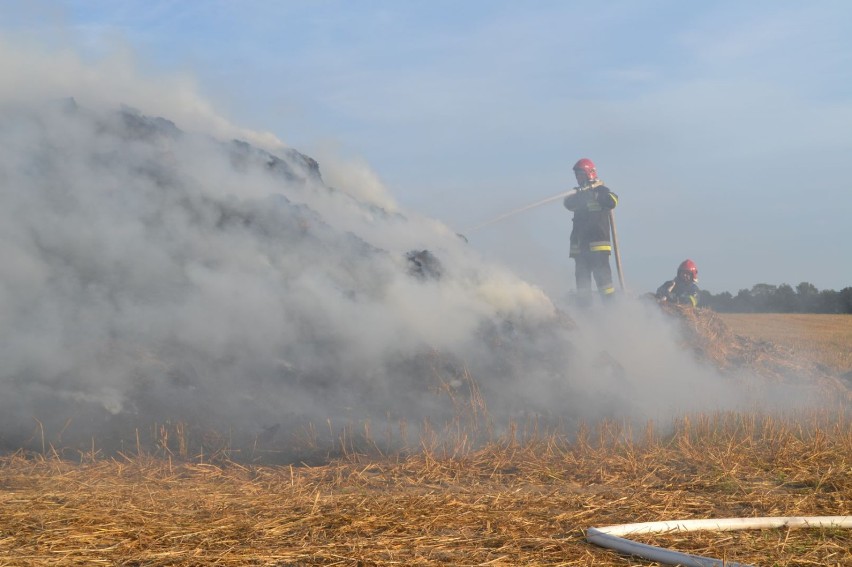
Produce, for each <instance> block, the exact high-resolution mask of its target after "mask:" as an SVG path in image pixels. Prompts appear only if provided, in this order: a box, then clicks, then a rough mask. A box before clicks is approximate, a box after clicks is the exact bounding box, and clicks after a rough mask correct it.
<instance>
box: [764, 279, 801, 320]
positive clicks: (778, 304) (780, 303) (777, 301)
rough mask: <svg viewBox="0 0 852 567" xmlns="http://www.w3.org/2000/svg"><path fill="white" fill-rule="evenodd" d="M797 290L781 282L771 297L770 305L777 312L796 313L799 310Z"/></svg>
mask: <svg viewBox="0 0 852 567" xmlns="http://www.w3.org/2000/svg"><path fill="white" fill-rule="evenodd" d="M797 299H798V298H797V296H796V292H794V291H793V288H792V287H790V286H789V285H788V284H781V285H779V286H778V287H777V288H776V289H775V293H773V294H772V296H771V297H770V299H769V302H768V306H769V307H770V308H771V309H772V311H775V312H777V313H794V312H796V311H799V302H798V300H797Z"/></svg>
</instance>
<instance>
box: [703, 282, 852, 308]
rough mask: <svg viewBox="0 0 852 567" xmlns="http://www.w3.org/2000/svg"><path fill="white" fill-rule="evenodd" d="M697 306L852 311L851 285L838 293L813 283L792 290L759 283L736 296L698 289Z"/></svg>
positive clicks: (788, 287) (725, 292)
mask: <svg viewBox="0 0 852 567" xmlns="http://www.w3.org/2000/svg"><path fill="white" fill-rule="evenodd" d="M698 301H699V305H700V306H702V307H707V308H709V309H713V310H714V311H718V312H720V313H852V287H846V288H843V289H842V290H840V291H839V292H837V291H834V290H830V289H825V290H822V291H819V290H818V289H817V288H816V287H815V286H814V285H813V284H810V283H808V282H802V283H800V284H799V285H797V286H796V288H795V291H793V288H792V287H791V286H790V285H789V284H786V283H783V284H781V285H777V286H776V285H770V284H765V283H759V284H755V285H754V286H752V288H751V289H741V290H740V291H739V292H738V293H737V295H736V296H732V295H731V294H730V293H729V292H727V291H723V292H722V293H720V294H718V295H713V294H712V293H710V292H709V291H707V290H701V291H700V292H699V295H698Z"/></svg>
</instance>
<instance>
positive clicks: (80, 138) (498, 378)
mask: <svg viewBox="0 0 852 567" xmlns="http://www.w3.org/2000/svg"><path fill="white" fill-rule="evenodd" d="M9 65H10V60H5V61H3V62H2V67H3V68H8V66H9ZM57 65H59V66H58V67H53V66H52V65H48V71H50V70H51V69H53V70H56V71H57V72H58V70H59V68H60V67H61V68H62V72H63V73H70V72H71V71H73V70H75V69H76V70H77V71H81V72H83V75H84V77H86V80H84V81H83V82H82V83H81V84H79V83H73V84H72V83H67V82H64V81H59V80H57V81H56V82H55V84H52V85H51V88H48V89H42V90H40V89H37V88H35V85H36V83H35V82H31V83H26V84H25V83H19V84H20V85H22V89H23V94H25V95H27V97H30V95H34V94H36V93H42V94H43V93H47V92H54V90H55V89H56V88H59V89H60V90H62V89H64V88H65V87H68V93H67V94H69V95H73V96H74V97H75V98H74V99H71V98H66V99H61V100H60V99H57V98H55V97H54V99H53V102H49V103H45V102H21V100H22V99H21V97H15V96H12V95H15V94H16V93H15V92H14V89H12V88H11V87H8V83H7V88H6V90H5V92H4V93H3V94H4V96H3V104H2V108H0V199H2V207H0V261H2V265H3V271H2V275H0V319H2V321H3V326H2V328H0V333H2V338H1V340H0V358H2V360H3V362H4V364H3V366H2V368H0V388H2V391H3V395H2V397H0V427H1V428H2V430H0V431H2V432H0V446H4V447H6V448H13V447H19V446H22V445H27V444H30V445H32V444H33V443H34V441H33V439H34V431H38V432H39V434H40V435H44V436H45V437H46V438H47V440H48V441H50V442H51V443H55V444H56V445H63V444H64V445H73V444H81V443H84V442H85V443H88V442H89V441H90V440H91V439H92V438H95V439H97V440H98V442H99V443H101V444H103V445H107V446H110V447H112V448H117V447H121V446H124V445H125V444H127V443H132V439H133V437H134V435H135V434H136V433H138V431H139V430H140V429H141V430H146V428H147V429H148V430H149V429H150V428H151V427H152V424H157V423H160V424H162V423H177V422H182V423H187V424H190V425H191V426H192V427H196V428H197V429H198V430H199V431H206V430H216V431H219V432H228V435H229V436H230V437H231V439H232V440H233V442H234V443H235V444H239V443H248V442H250V441H251V440H254V441H255V443H256V442H257V440H258V439H262V440H263V441H264V442H265V443H269V444H270V445H274V444H275V443H279V444H282V443H285V444H286V443H287V442H288V439H290V437H288V434H289V433H292V431H294V430H295V429H297V428H299V427H302V426H304V425H305V424H312V425H316V424H323V423H330V424H332V426H334V425H339V424H346V423H365V422H372V423H381V424H386V425H393V424H396V423H400V422H410V423H413V424H417V423H423V422H424V421H427V420H428V421H431V422H434V423H440V422H442V421H443V420H449V419H453V418H454V417H457V416H458V414H459V410H460V407H461V408H462V410H464V409H465V408H466V410H467V411H469V410H470V408H472V407H474V406H475V405H476V404H477V403H479V402H478V400H480V396H481V400H482V403H484V404H487V408H488V412H489V419H491V420H493V423H494V424H495V425H497V426H498V427H501V426H505V425H506V424H507V423H508V422H509V421H510V420H514V419H522V418H524V417H528V416H544V417H546V418H547V419H555V420H564V421H567V422H569V423H577V422H578V421H579V420H592V419H597V418H599V417H602V416H609V417H616V418H620V417H625V418H629V419H647V418H652V419H667V418H669V417H671V416H672V415H676V414H678V413H682V412H684V411H690V410H696V409H701V410H704V411H707V410H713V409H719V408H733V407H738V406H739V405H740V404H741V403H743V401H745V402H748V400H749V399H748V396H745V397H744V393H743V391H742V389H741V387H740V386H739V385H738V384H736V383H734V382H732V381H726V380H725V379H723V378H722V377H720V376H719V375H718V374H717V373H716V372H714V371H712V370H711V369H709V368H705V367H702V366H700V365H698V364H696V362H695V361H694V359H693V358H692V357H690V355H689V353H688V352H685V351H684V349H683V347H682V345H679V344H678V341H677V337H676V330H675V329H674V327H673V326H672V325H671V324H670V323H669V322H666V321H664V319H663V318H662V316H661V315H659V313H658V312H657V311H655V310H654V309H652V308H650V307H649V306H646V305H644V304H643V303H641V302H638V301H633V300H629V299H624V300H623V301H621V302H619V303H617V304H615V305H612V306H609V307H610V309H606V310H602V311H600V312H598V311H595V312H594V314H593V315H588V314H584V313H582V312H581V313H577V314H574V313H572V314H571V315H572V316H573V317H574V320H573V321H572V319H571V317H568V316H567V315H565V314H564V313H563V312H562V311H561V310H560V309H558V308H557V306H555V305H554V303H553V302H552V301H551V300H550V299H549V298H548V297H547V296H546V295H545V293H544V292H542V291H541V290H540V289H538V288H536V287H535V286H532V285H530V284H528V283H527V282H525V281H523V279H521V278H519V277H518V276H516V275H514V274H512V273H510V272H509V271H508V270H506V269H505V268H503V267H501V266H499V265H495V264H493V263H490V262H486V261H485V260H483V259H482V258H481V257H480V256H479V255H478V254H477V253H476V251H475V250H474V249H473V248H472V247H471V246H470V245H469V244H468V243H467V241H466V239H465V238H464V237H463V236H462V235H459V234H456V233H455V232H454V231H452V230H451V229H449V228H448V227H447V226H445V225H443V224H442V223H440V222H438V221H436V220H434V219H429V218H425V217H422V216H419V215H416V214H413V213H410V212H407V211H401V210H399V208H398V207H397V206H396V205H395V204H394V202H393V199H392V198H391V197H390V194H389V192H388V191H387V190H386V189H385V188H384V187H383V186H382V185H381V183H380V182H379V181H378V178H377V177H376V176H375V175H373V174H371V173H370V172H369V170H368V168H366V167H365V166H364V165H363V164H359V163H357V162H355V163H354V166H353V163H346V162H344V163H342V164H340V163H335V164H333V165H332V166H331V167H330V168H329V169H330V170H333V171H334V172H335V173H334V176H333V178H334V182H333V183H332V182H331V181H328V180H326V179H324V178H323V175H322V170H321V168H320V165H319V164H318V163H317V162H316V161H314V160H313V159H312V158H310V157H308V156H305V155H303V154H301V153H299V152H298V151H295V150H293V149H288V148H284V147H283V146H278V147H277V150H276V151H275V152H270V151H267V150H265V149H262V148H261V147H259V146H258V145H256V144H255V143H248V141H242V140H247V139H251V140H253V141H254V142H257V140H262V139H264V137H263V136H244V137H239V136H238V134H240V133H241V131H240V130H239V129H238V128H233V127H231V126H228V125H227V121H224V120H222V119H218V118H215V117H214V115H213V113H212V111H211V110H210V109H209V107H207V106H206V105H205V104H203V103H196V102H191V103H189V104H185V103H186V101H187V100H189V101H193V100H195V98H194V97H195V95H192V96H189V95H188V94H187V93H188V92H190V91H186V92H185V91H183V90H181V88H178V89H177V94H176V95H175V94H174V93H171V94H170V93H169V92H164V93H163V97H162V100H161V101H160V105H163V104H168V103H169V101H171V102H174V101H177V104H176V107H175V108H176V115H178V116H180V117H182V118H186V117H189V118H190V120H189V123H192V124H200V125H202V126H204V125H205V122H204V118H205V117H206V116H210V117H211V123H210V124H208V125H207V126H208V127H205V128H201V131H202V132H205V133H203V134H202V133H196V132H194V131H192V130H189V129H187V130H184V129H182V128H180V127H178V126H177V125H176V123H173V122H171V121H170V116H169V115H168V114H167V113H163V115H162V116H160V115H159V114H149V113H148V112H142V111H140V110H134V109H133V108H131V107H126V106H125V107H121V106H119V105H118V104H112V103H111V102H107V98H109V97H107V96H106V95H105V94H104V93H103V92H100V93H99V94H98V95H97V96H88V95H91V90H90V89H96V87H98V86H99V85H101V83H100V82H99V81H100V80H101V79H100V78H99V77H101V73H104V72H113V71H115V69H113V68H112V67H111V64H110V65H107V66H106V67H105V68H103V69H96V70H95V71H92V70H91V69H89V68H88V67H86V66H85V65H83V64H82V63H80V62H79V61H77V60H75V59H74V58H73V56H71V55H68V56H66V58H65V59H62V60H61V65H60V64H59V63H57ZM119 67H120V66H119ZM16 69H17V70H20V69H19V68H17V67H15V69H13V70H16ZM138 81H139V80H138V79H137V78H135V76H134V78H133V80H132V81H130V80H128V84H131V83H132V84H133V85H134V86H139V88H138V89H131V88H129V87H128V86H127V85H125V87H124V88H115V89H113V90H112V91H111V92H110V93H109V94H110V95H111V96H118V97H125V96H126V97H128V99H129V100H132V101H134V102H148V96H149V95H150V94H151V93H152V92H153V90H154V87H150V86H147V87H146V86H144V85H143V83H138V84H137V82H138ZM13 82H14V81H13ZM27 84H29V85H33V88H23V87H25V86H26V85H27ZM160 86H161V85H160ZM71 87H74V88H71ZM167 91H168V89H167ZM80 92H82V93H83V95H86V96H79V98H78V93H80ZM133 92H136V93H137V94H138V93H141V94H138V96H135V97H134V96H131V94H132V93H133ZM145 93H148V95H146V94H145ZM151 96H153V95H151ZM81 99H85V100H87V101H88V104H83V103H82V102H80V100H81ZM102 99H103V100H102ZM30 100H31V101H39V100H43V99H41V98H39V97H33V98H31V99H30ZM163 101H166V102H163ZM154 106H156V105H154ZM156 107H157V108H161V106H156ZM187 109H189V110H187ZM223 132H227V133H229V134H231V136H224V137H220V136H219V135H221V134H222V133H223ZM235 137H237V138H239V140H237V139H234V138H235ZM353 171H354V173H353ZM350 181H351V185H347V183H348V182H350ZM575 323H576V324H575ZM460 404H461V406H460Z"/></svg>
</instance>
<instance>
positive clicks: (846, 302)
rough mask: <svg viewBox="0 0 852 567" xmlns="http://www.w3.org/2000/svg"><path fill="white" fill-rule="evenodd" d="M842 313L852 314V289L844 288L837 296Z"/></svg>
mask: <svg viewBox="0 0 852 567" xmlns="http://www.w3.org/2000/svg"><path fill="white" fill-rule="evenodd" d="M837 299H838V303H839V304H840V312H841V313H852V287H844V288H843V289H841V290H840V293H838V294H837Z"/></svg>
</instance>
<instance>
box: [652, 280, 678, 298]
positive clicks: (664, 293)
mask: <svg viewBox="0 0 852 567" xmlns="http://www.w3.org/2000/svg"><path fill="white" fill-rule="evenodd" d="M675 283H677V282H675V281H674V280H671V281H667V282H666V283H664V284H663V285H661V286H660V287H658V288H657V293H656V294H654V295H655V297H656V298H657V299H659V300H660V301H668V300H669V298H670V296H671V293H672V290H673V289H674V286H675Z"/></svg>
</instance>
